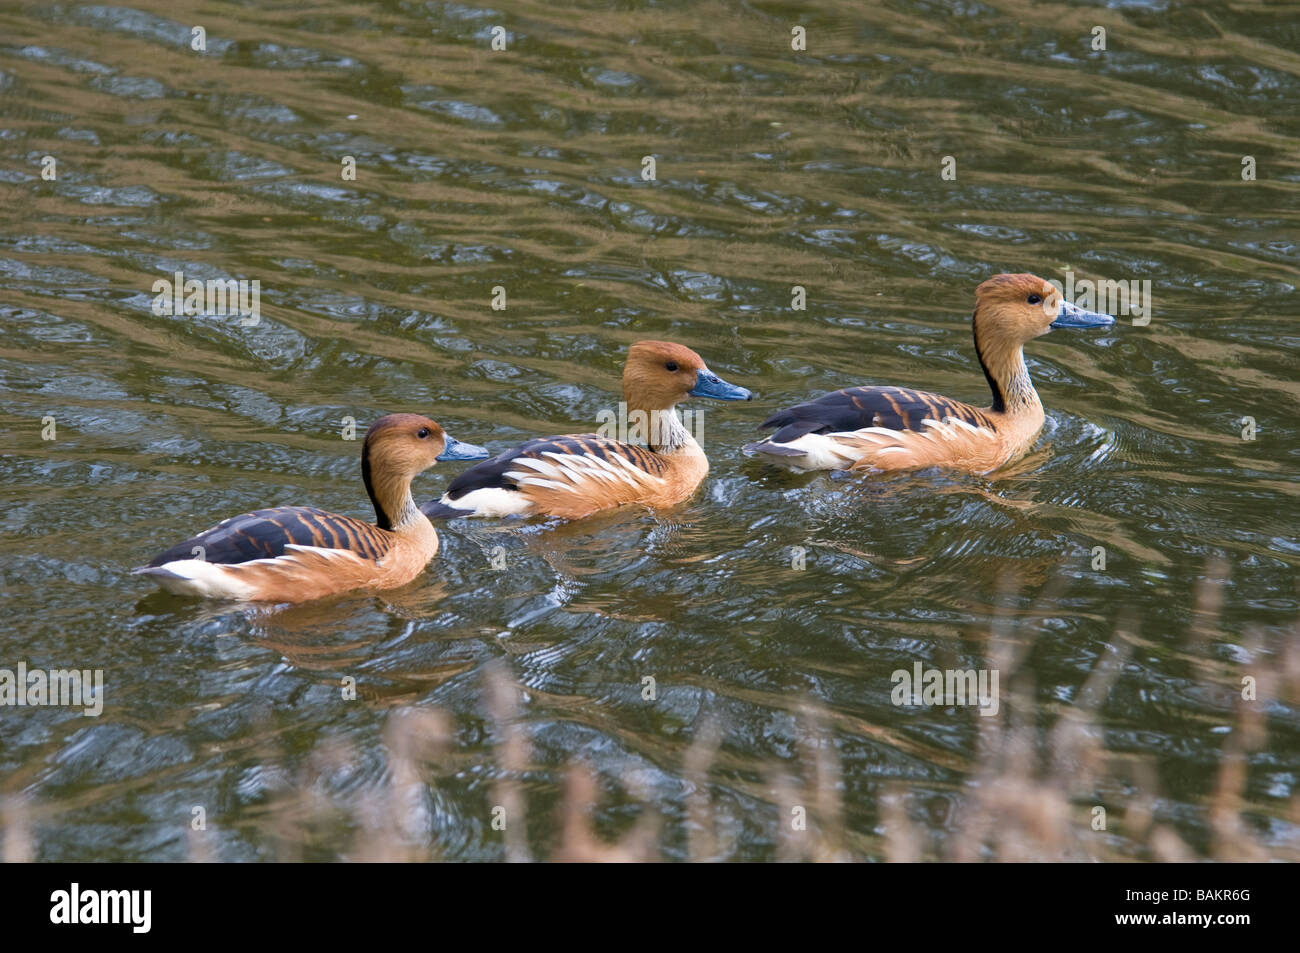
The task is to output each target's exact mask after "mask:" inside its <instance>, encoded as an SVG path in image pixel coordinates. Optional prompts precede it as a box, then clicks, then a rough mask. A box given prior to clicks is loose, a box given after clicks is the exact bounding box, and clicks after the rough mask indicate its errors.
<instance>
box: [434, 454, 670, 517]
mask: <svg viewBox="0 0 1300 953" xmlns="http://www.w3.org/2000/svg"><path fill="white" fill-rule="evenodd" d="M546 453H562V454H576V455H578V456H581V455H583V454H587V453H593V454H595V455H596V456H598V457H600V458H602V459H604V460H609V459H610V455H611V454H612V453H618V454H619V455H620V456H623V457H624V458H626V459H627V460H628V461H629V462H631V463H633V464H635V465H636V466H638V467H640V468H641V469H642V470H645V471H646V472H647V473H652V474H654V475H656V476H661V475H662V474H663V472H664V463H663V460H661V459H660V458H659V457H658V456H656V455H655V454H654V453H652V452H651V451H649V450H646V449H644V448H642V447H637V446H634V445H632V444H627V443H620V442H619V441H616V440H611V439H609V438H608V437H601V436H598V435H596V434H573V435H569V436H564V437H538V438H535V439H533V440H529V441H527V442H525V443H521V444H520V445H519V446H517V447H511V448H510V449H509V450H507V451H505V452H504V453H501V454H498V455H497V456H495V457H493V458H492V459H491V460H484V461H483V462H482V463H479V464H475V465H474V466H472V467H470V468H469V469H468V470H466V471H465V472H464V473H462V474H460V476H458V477H456V479H454V480H452V481H451V483H449V484H448V485H447V494H446V495H447V498H448V499H452V500H459V499H460V498H461V497H462V496H464V495H465V494H466V493H472V492H474V491H475V490H482V489H488V488H493V489H500V490H516V491H517V490H518V489H519V487H518V486H516V485H515V482H514V480H512V479H510V478H509V477H507V476H506V474H507V473H509V472H510V471H512V470H518V469H519V467H518V466H517V465H516V463H515V461H516V460H518V459H519V458H520V457H536V458H539V459H546V458H545V457H544V456H543V454H546ZM425 512H426V513H428V512H429V511H428V509H427V508H426V509H425ZM439 515H442V514H441V513H440V514H439Z"/></svg>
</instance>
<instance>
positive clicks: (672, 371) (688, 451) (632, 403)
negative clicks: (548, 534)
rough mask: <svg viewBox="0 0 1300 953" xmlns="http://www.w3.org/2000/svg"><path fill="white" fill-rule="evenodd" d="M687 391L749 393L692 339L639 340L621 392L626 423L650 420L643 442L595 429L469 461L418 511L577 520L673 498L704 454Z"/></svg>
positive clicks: (729, 396)
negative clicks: (684, 418) (686, 405)
mask: <svg viewBox="0 0 1300 953" xmlns="http://www.w3.org/2000/svg"><path fill="white" fill-rule="evenodd" d="M687 397H711V398H713V399H714V400H752V399H753V397H754V395H753V394H751V393H750V392H749V391H747V390H746V389H745V388H743V387H736V386H735V385H734V384H728V383H727V382H726V381H724V380H722V379H721V378H719V377H718V376H717V375H716V374H713V373H712V372H710V371H709V369H708V367H706V366H705V364H704V360H703V358H701V357H700V356H699V355H698V354H696V353H695V352H694V351H692V350H691V349H690V348H688V347H683V346H682V345H680V344H670V343H668V342H665V341H639V342H637V343H636V344H633V345H632V346H631V347H630V348H628V352H627V362H626V363H625V364H624V365H623V400H624V402H625V404H626V408H625V410H626V413H627V415H628V419H629V420H630V421H632V426H629V427H628V431H629V433H631V432H632V429H633V426H636V422H637V421H638V420H640V421H644V422H648V425H649V426H648V428H646V429H647V430H648V434H647V435H646V446H644V447H642V446H638V445H637V444H634V443H627V442H624V441H621V440H615V439H613V438H611V437H609V436H603V435H598V434H580V435H568V436H563V437H543V438H540V439H536V440H529V441H528V442H527V443H524V444H521V445H520V446H518V447H514V448H513V449H511V450H507V451H506V452H505V453H503V454H501V455H500V456H498V457H496V458H495V459H493V460H488V461H486V462H485V463H480V464H479V465H478V466H475V467H471V468H470V469H468V470H466V471H465V472H464V473H462V474H461V475H460V476H458V477H456V479H454V480H452V481H451V483H450V484H449V485H448V486H447V492H446V493H445V494H443V497H442V499H441V500H439V501H438V502H436V503H426V504H425V505H424V506H423V507H422V509H423V510H424V512H425V513H427V514H428V515H429V516H431V517H434V518H452V517H457V516H511V515H514V514H525V515H538V516H558V517H562V518H564V519H580V518H581V517H584V516H589V515H591V514H592V513H595V512H598V511H599V510H604V509H609V508H611V507H615V506H622V505H624V504H628V503H640V504H643V505H645V506H672V505H674V504H676V503H680V502H681V501H682V500H684V499H686V498H687V497H688V496H690V495H691V494H692V493H694V492H695V488H696V487H697V486H699V485H700V481H701V480H703V479H704V475H705V474H706V473H708V472H709V461H708V458H707V457H705V455H704V451H703V450H701V449H700V445H699V444H698V443H696V442H695V438H694V437H692V436H691V434H690V431H688V430H687V429H686V428H685V427H684V426H682V422H681V421H680V420H679V419H678V417H677V414H676V412H675V410H674V408H675V407H676V405H677V404H678V403H679V402H680V401H683V400H685V399H686V398H687Z"/></svg>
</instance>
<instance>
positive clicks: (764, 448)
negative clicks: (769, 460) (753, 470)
mask: <svg viewBox="0 0 1300 953" xmlns="http://www.w3.org/2000/svg"><path fill="white" fill-rule="evenodd" d="M740 449H741V450H744V451H745V452H747V453H766V454H768V455H769V456H773V457H802V456H803V455H804V452H805V451H803V450H798V449H796V448H794V447H787V446H785V445H784V444H779V443H772V442H771V441H769V440H759V441H758V442H756V443H747V444H745V445H744V446H743V447H741V448H740Z"/></svg>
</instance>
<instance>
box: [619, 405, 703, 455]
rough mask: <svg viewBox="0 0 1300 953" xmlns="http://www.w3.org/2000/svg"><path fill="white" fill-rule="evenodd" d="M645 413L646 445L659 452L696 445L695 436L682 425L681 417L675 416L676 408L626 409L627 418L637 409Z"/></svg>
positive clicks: (630, 417) (663, 452) (677, 450)
mask: <svg viewBox="0 0 1300 953" xmlns="http://www.w3.org/2000/svg"><path fill="white" fill-rule="evenodd" d="M638 410H639V411H640V412H641V413H643V414H645V421H646V427H645V438H646V439H645V443H646V446H647V447H648V448H649V449H651V450H653V451H654V452H655V453H659V454H670V453H678V452H680V451H682V450H686V449H689V448H690V447H694V446H697V444H696V443H695V438H694V437H692V436H691V432H690V431H689V430H687V429H686V427H685V426H683V425H682V421H681V418H680V417H678V416H677V408H676V406H673V407H666V408H663V409H661V410H647V409H644V408H637V410H633V409H632V408H629V409H628V419H629V420H631V419H632V416H631V415H632V414H633V413H636V412H637V411H638Z"/></svg>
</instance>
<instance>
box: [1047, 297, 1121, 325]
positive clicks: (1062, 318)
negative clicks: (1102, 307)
mask: <svg viewBox="0 0 1300 953" xmlns="http://www.w3.org/2000/svg"><path fill="white" fill-rule="evenodd" d="M1114 323H1115V319H1114V318H1112V317H1111V316H1110V315H1109V314H1102V313H1101V312H1100V311H1088V310H1087V309H1085V308H1080V307H1079V306H1078V305H1074V304H1070V302H1068V301H1064V300H1063V301H1061V310H1060V311H1058V312H1057V313H1056V320H1055V321H1053V322H1052V327H1054V328H1105V327H1109V326H1110V325H1112V324H1114Z"/></svg>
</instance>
